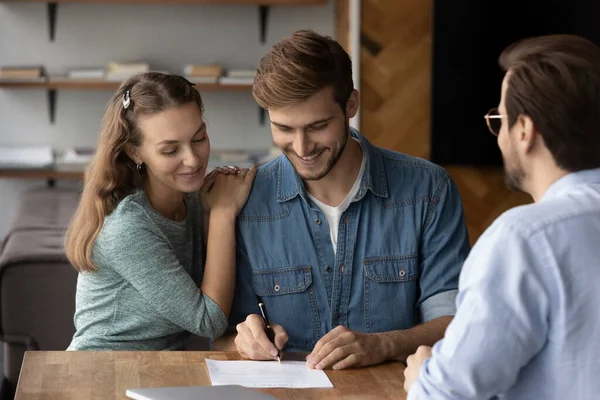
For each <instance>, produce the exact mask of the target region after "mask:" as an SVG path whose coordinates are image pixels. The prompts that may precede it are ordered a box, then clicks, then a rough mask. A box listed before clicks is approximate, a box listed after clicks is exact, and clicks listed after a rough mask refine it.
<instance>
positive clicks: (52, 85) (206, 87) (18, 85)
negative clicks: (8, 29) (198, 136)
mask: <svg viewBox="0 0 600 400" xmlns="http://www.w3.org/2000/svg"><path fill="white" fill-rule="evenodd" d="M120 85H121V82H110V81H103V80H90V81H84V80H79V79H73V80H64V81H62V80H61V81H47V82H7V81H3V82H0V88H6V89H46V90H117V89H118V88H119V86H120ZM194 87H195V88H197V89H198V90H199V91H201V92H203V91H206V92H218V91H220V92H232V91H246V92H248V91H251V90H252V85H251V84H236V85H222V84H220V83H196V84H195V86H194Z"/></svg>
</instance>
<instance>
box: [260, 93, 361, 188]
mask: <svg viewBox="0 0 600 400" xmlns="http://www.w3.org/2000/svg"><path fill="white" fill-rule="evenodd" d="M356 102H357V94H356V92H355V93H353V94H352V96H351V99H350V100H349V101H348V103H349V104H351V105H354V104H355V103H356ZM348 111H349V112H350V114H351V115H348ZM354 114H356V110H354V109H353V108H350V109H348V107H347V110H346V112H344V111H343V110H342V109H341V108H340V106H339V104H337V103H336V102H335V100H334V94H333V88H331V87H326V88H323V89H321V90H320V91H318V92H317V93H315V94H314V95H312V96H311V97H309V98H308V99H307V100H305V101H303V102H301V103H296V104H292V105H289V106H285V107H280V108H271V109H269V116H270V118H271V131H272V133H273V142H274V143H275V145H276V146H277V147H278V148H279V149H281V151H283V153H284V154H285V155H286V157H287V158H288V159H289V160H290V162H291V163H292V165H293V166H294V169H295V170H296V172H297V173H298V175H300V177H301V178H302V179H304V180H310V181H315V180H319V179H322V178H323V177H325V176H326V175H327V174H328V173H329V171H331V170H332V169H333V168H334V167H335V165H336V163H337V161H338V160H339V159H340V157H341V155H342V153H343V152H344V149H345V147H346V143H347V141H348V136H349V125H348V119H349V118H352V117H353V116H354Z"/></svg>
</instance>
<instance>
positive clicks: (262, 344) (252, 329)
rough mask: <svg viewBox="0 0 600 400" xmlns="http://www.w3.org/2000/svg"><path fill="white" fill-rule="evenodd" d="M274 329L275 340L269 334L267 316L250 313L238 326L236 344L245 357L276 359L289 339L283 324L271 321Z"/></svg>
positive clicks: (270, 323)
mask: <svg viewBox="0 0 600 400" xmlns="http://www.w3.org/2000/svg"><path fill="white" fill-rule="evenodd" d="M269 325H270V326H271V329H272V331H273V342H271V340H269V336H268V335H267V326H266V324H265V318H263V317H262V316H260V315H258V314H250V315H248V317H247V318H246V321H244V322H242V323H239V324H238V325H237V327H236V329H237V336H236V338H235V346H236V347H237V351H238V352H239V353H240V355H241V356H242V357H244V358H248V359H251V360H276V359H277V356H278V355H280V350H281V349H283V347H284V346H285V344H286V343H287V341H288V335H287V333H286V332H285V329H283V327H282V326H280V325H277V324H275V323H273V322H270V321H269Z"/></svg>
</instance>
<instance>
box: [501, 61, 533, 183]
mask: <svg viewBox="0 0 600 400" xmlns="http://www.w3.org/2000/svg"><path fill="white" fill-rule="evenodd" d="M509 79H510V71H509V72H508V73H507V74H506V76H505V77H504V80H503V81H502V95H501V98H500V105H499V106H498V112H499V113H500V115H502V118H501V121H502V126H501V128H500V133H499V134H498V147H500V151H501V152H502V158H503V160H504V182H505V183H506V186H507V187H508V188H509V189H510V190H515V191H519V192H520V191H523V186H522V185H523V180H524V179H525V176H526V172H525V169H524V168H523V162H522V160H521V156H520V154H519V152H518V150H517V145H516V140H517V135H518V132H516V128H517V124H515V125H514V126H513V128H512V129H509V127H508V116H507V115H506V105H505V100H506V90H507V89H508V81H509Z"/></svg>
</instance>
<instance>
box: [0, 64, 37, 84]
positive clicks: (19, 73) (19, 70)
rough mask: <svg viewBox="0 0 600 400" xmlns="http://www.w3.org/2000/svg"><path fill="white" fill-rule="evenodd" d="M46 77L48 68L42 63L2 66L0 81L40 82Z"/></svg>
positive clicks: (0, 68)
mask: <svg viewBox="0 0 600 400" xmlns="http://www.w3.org/2000/svg"><path fill="white" fill-rule="evenodd" d="M45 79H46V70H45V69H44V67H43V66H41V65H23V66H17V65H14V66H10V65H7V66H2V67H0V81H3V82H40V81H44V80H45Z"/></svg>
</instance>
